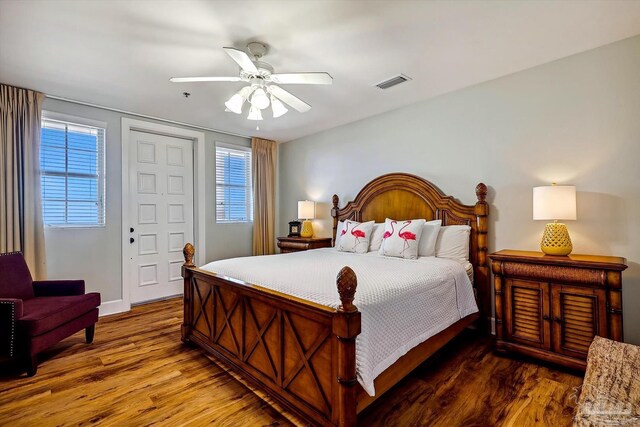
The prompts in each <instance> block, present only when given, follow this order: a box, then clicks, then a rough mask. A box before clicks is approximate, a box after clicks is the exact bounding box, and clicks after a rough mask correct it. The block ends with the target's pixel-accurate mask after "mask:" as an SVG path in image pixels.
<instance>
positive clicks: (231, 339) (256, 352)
mask: <svg viewBox="0 0 640 427" xmlns="http://www.w3.org/2000/svg"><path fill="white" fill-rule="evenodd" d="M184 255H185V263H184V265H183V267H182V276H183V277H184V321H183V324H182V340H183V341H185V342H193V343H195V344H197V345H198V346H200V347H202V348H203V349H205V350H206V351H208V352H210V353H212V354H214V355H215V356H217V357H219V358H221V359H222V360H224V361H225V362H227V363H229V364H230V365H232V366H233V367H234V368H235V369H237V370H238V371H240V372H241V373H242V374H243V377H244V378H245V379H247V380H249V381H251V382H254V383H256V384H257V385H258V386H259V387H260V388H262V389H263V390H265V391H266V392H267V393H269V394H270V395H271V396H272V397H273V398H274V399H276V400H277V401H278V402H280V403H281V404H283V405H284V406H286V407H287V408H288V409H290V410H292V411H293V412H295V413H297V414H298V415H299V416H301V417H303V418H305V419H307V420H309V421H311V422H313V423H314V424H318V425H339V426H355V425H356V416H357V409H356V408H357V403H356V392H357V389H358V388H360V386H359V384H358V382H357V379H356V343H355V340H356V337H357V336H358V334H359V333H360V313H359V312H358V310H357V308H356V307H355V306H354V305H353V298H354V295H355V292H356V286H357V279H356V275H355V273H354V272H353V270H351V269H350V268H349V267H344V268H343V269H342V270H340V272H339V274H338V276H337V278H336V284H337V290H338V293H339V295H340V301H341V306H340V307H339V308H338V309H337V310H336V309H334V308H331V307H327V306H323V305H320V304H315V303H312V302H310V301H306V300H302V299H299V298H295V297H292V296H290V295H286V294H282V293H280V292H276V291H272V290H269V289H266V288H263V287H260V286H256V285H252V284H250V283H245V282H242V281H238V280H236V279H232V278H228V277H224V276H220V275H217V274H214V273H210V272H207V271H204V270H200V269H197V268H196V267H195V265H194V264H193V262H192V260H193V255H194V248H193V246H192V245H191V244H187V245H186V246H185V248H184Z"/></svg>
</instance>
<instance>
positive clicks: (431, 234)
mask: <svg viewBox="0 0 640 427" xmlns="http://www.w3.org/2000/svg"><path fill="white" fill-rule="evenodd" d="M440 227H442V220H439V219H436V220H433V221H427V222H426V223H425V224H424V227H423V228H422V236H421V237H420V244H419V245H418V256H436V241H437V240H438V233H439V232H440Z"/></svg>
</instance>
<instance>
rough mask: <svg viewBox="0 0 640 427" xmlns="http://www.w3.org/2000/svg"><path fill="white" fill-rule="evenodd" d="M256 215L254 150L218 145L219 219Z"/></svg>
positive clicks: (241, 219)
mask: <svg viewBox="0 0 640 427" xmlns="http://www.w3.org/2000/svg"><path fill="white" fill-rule="evenodd" d="M252 219H253V196H252V192H251V150H250V149H242V148H240V147H238V148H230V147H227V146H220V145H217V146H216V222H249V221H252Z"/></svg>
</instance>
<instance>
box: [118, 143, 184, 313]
mask: <svg viewBox="0 0 640 427" xmlns="http://www.w3.org/2000/svg"><path fill="white" fill-rule="evenodd" d="M128 173H129V199H128V201H127V202H128V209H129V218H130V219H131V221H132V223H131V224H125V226H126V227H130V228H132V229H133V231H132V232H131V233H130V236H129V237H130V239H132V241H131V243H130V251H129V262H130V263H131V265H130V269H129V271H130V272H131V274H130V277H129V280H130V289H131V302H132V303H138V302H144V301H149V300H153V299H158V298H164V297H167V296H172V295H177V294H180V293H182V290H183V289H182V286H183V284H182V277H181V272H180V266H181V265H182V262H183V260H182V248H183V247H184V244H185V243H186V242H189V241H193V142H192V141H191V140H186V139H180V138H173V137H169V136H164V135H156V134H150V133H144V132H138V131H131V137H130V146H129V171H128Z"/></svg>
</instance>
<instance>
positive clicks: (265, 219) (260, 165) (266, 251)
mask: <svg viewBox="0 0 640 427" xmlns="http://www.w3.org/2000/svg"><path fill="white" fill-rule="evenodd" d="M251 149H252V153H251V171H252V175H253V254H254V255H270V254H274V253H275V251H276V245H275V237H276V236H275V216H276V143H275V142H274V141H269V140H268V139H260V138H252V139H251Z"/></svg>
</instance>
